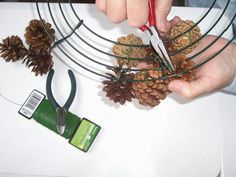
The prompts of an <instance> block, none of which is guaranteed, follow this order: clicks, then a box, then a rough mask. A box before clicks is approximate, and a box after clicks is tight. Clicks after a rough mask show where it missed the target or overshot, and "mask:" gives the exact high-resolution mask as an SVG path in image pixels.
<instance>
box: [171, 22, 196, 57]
mask: <svg viewBox="0 0 236 177" xmlns="http://www.w3.org/2000/svg"><path fill="white" fill-rule="evenodd" d="M193 25H195V23H194V22H193V21H191V20H181V21H180V22H178V23H177V24H176V25H174V26H172V28H171V30H170V35H169V38H174V37H176V36H178V35H180V34H182V33H184V32H185V31H187V30H188V29H190V28H191V27H192V26H193ZM200 37H201V30H200V28H199V27H198V26H195V27H194V28H193V29H191V30H190V31H189V32H187V33H185V34H183V35H181V36H179V37H178V38H176V39H175V40H172V41H171V43H172V45H173V47H174V49H175V50H181V49H182V48H184V47H186V46H188V45H190V46H189V47H188V48H186V49H184V50H183V51H181V52H182V53H184V54H188V53H190V52H192V51H193V50H194V49H195V48H196V47H197V45H198V44H199V42H196V43H195V44H192V43H193V42H194V41H196V40H197V39H199V38H200ZM191 44H192V45H191Z"/></svg>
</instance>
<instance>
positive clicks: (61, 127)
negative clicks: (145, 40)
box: [46, 69, 76, 135]
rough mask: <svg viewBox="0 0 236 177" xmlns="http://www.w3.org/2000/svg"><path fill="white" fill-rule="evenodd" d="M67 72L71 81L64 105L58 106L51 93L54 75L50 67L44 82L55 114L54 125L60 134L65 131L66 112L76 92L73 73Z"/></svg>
mask: <svg viewBox="0 0 236 177" xmlns="http://www.w3.org/2000/svg"><path fill="white" fill-rule="evenodd" d="M68 74H69V77H70V81H71V91H70V96H69V98H68V99H67V101H66V103H65V104H64V106H60V105H59V104H58V103H57V101H56V100H55V98H54V96H53V94H52V78H53V75H54V70H53V69H51V70H50V71H49V73H48V76H47V82H46V93H47V97H48V100H49V101H50V103H51V104H52V106H53V107H54V109H55V111H56V114H57V116H56V123H57V125H56V126H57V130H58V133H59V134H60V135H62V134H63V133H64V132H65V128H66V117H67V113H68V110H69V108H70V106H71V104H72V102H73V101H74V98H75V93H76V80H75V76H74V73H73V72H72V71H71V70H68Z"/></svg>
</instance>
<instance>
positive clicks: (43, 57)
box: [23, 48, 54, 76]
mask: <svg viewBox="0 0 236 177" xmlns="http://www.w3.org/2000/svg"><path fill="white" fill-rule="evenodd" d="M24 62H25V63H26V66H27V67H28V68H30V67H32V70H31V71H32V72H34V73H35V76H38V75H41V76H42V75H43V74H47V72H48V71H49V70H50V69H52V67H53V64H54V63H53V60H52V56H51V54H50V52H49V51H44V50H41V51H39V50H34V49H32V48H31V49H30V50H29V55H28V57H27V58H26V59H25V60H24V61H23V63H24Z"/></svg>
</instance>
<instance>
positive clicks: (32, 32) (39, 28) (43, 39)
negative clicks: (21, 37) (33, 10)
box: [25, 19, 55, 51]
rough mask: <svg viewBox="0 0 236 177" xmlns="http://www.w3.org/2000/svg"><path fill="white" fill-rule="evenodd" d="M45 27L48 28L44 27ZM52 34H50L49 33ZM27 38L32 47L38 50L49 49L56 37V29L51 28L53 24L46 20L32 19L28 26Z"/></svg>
mask: <svg viewBox="0 0 236 177" xmlns="http://www.w3.org/2000/svg"><path fill="white" fill-rule="evenodd" d="M44 27H45V28H46V29H44ZM48 34H50V36H49V35H48ZM25 38H26V42H27V44H29V46H30V48H34V50H35V49H37V50H44V51H46V50H49V49H50V47H51V45H52V43H53V41H54V39H55V30H54V29H53V28H51V24H50V23H47V22H45V20H42V21H41V20H36V19H34V20H31V21H30V24H29V26H27V27H26V33H25Z"/></svg>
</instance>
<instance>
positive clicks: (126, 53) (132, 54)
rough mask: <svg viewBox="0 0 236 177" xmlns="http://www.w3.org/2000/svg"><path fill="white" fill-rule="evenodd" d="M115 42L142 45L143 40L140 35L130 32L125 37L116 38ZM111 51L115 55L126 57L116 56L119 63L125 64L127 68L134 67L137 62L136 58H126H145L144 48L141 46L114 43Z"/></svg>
mask: <svg viewBox="0 0 236 177" xmlns="http://www.w3.org/2000/svg"><path fill="white" fill-rule="evenodd" d="M117 42H119V43H123V44H133V45H143V41H142V39H141V38H140V37H137V36H135V35H134V34H130V35H128V36H126V37H120V38H118V40H117ZM112 51H113V53H114V54H115V55H117V56H121V57H126V58H127V59H123V58H118V59H117V60H118V64H119V65H127V66H128V67H129V68H131V67H136V66H137V65H138V63H139V61H138V60H128V58H140V59H142V58H145V56H146V53H147V52H146V50H145V48H142V47H129V46H124V45H115V46H114V47H113V48H112Z"/></svg>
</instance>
